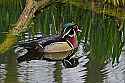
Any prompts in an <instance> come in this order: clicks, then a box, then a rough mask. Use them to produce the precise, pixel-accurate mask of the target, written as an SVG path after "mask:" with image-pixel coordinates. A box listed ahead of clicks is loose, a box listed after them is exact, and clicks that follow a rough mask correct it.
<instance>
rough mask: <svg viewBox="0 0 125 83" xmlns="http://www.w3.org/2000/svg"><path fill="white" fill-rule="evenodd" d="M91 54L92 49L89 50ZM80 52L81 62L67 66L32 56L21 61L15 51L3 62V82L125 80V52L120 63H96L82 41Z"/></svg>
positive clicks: (106, 82)
mask: <svg viewBox="0 0 125 83" xmlns="http://www.w3.org/2000/svg"><path fill="white" fill-rule="evenodd" d="M88 54H89V52H88ZM76 56H82V57H81V58H80V59H79V65H78V66H77V67H74V68H65V67H64V66H63V65H62V63H61V62H59V61H58V62H56V61H55V62H54V61H53V62H48V61H46V60H32V61H29V62H22V63H17V62H16V60H15V59H14V57H15V56H14V55H11V54H10V55H9V59H7V58H4V59H3V62H1V63H0V83H125V66H124V65H125V61H124V59H125V52H124V51H123V52H122V54H121V57H120V63H119V64H118V65H117V66H114V67H113V66H112V64H111V63H108V64H105V65H98V64H93V63H91V62H90V61H89V58H88V57H87V53H85V52H84V44H83V43H81V44H80V46H79V49H78V52H77V53H76Z"/></svg>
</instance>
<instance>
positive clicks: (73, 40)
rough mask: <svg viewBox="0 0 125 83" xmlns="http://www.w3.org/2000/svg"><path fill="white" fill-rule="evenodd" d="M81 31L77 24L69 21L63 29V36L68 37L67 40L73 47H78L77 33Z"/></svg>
mask: <svg viewBox="0 0 125 83" xmlns="http://www.w3.org/2000/svg"><path fill="white" fill-rule="evenodd" d="M79 32H81V30H80V29H79V27H78V25H77V24H74V23H67V24H65V25H64V27H63V30H62V38H64V39H66V40H67V42H68V43H69V44H70V45H71V47H73V48H77V47H78V42H77V33H79Z"/></svg>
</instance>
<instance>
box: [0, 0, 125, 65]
mask: <svg viewBox="0 0 125 83" xmlns="http://www.w3.org/2000/svg"><path fill="white" fill-rule="evenodd" d="M9 2H10V3H9ZM11 3H12V4H11ZM24 3H25V2H24V1H23V0H10V1H7V0H2V1H0V6H1V8H0V11H1V12H0V36H1V37H0V42H2V41H3V40H4V39H5V37H4V34H3V32H7V31H8V30H9V27H10V28H11V26H13V24H14V23H16V21H17V19H18V17H19V15H20V13H21V11H22V8H23V7H24ZM74 4H75V3H73V4H70V3H66V4H65V3H56V4H52V5H51V6H50V7H48V8H46V9H44V11H43V12H42V13H40V15H39V16H36V17H35V18H34V19H33V21H32V22H31V24H30V25H29V26H28V27H29V29H28V32H32V34H36V33H37V32H39V31H40V32H43V33H44V34H47V35H49V34H50V30H51V32H52V35H54V34H58V33H60V32H61V30H62V27H63V24H65V23H67V22H74V23H77V24H78V25H80V26H81V29H82V33H81V34H80V35H79V36H78V40H79V41H81V40H85V42H90V52H91V55H90V57H92V58H91V59H92V60H97V61H98V62H99V63H103V62H104V61H107V60H109V59H112V61H113V63H114V61H117V62H118V59H119V56H120V53H121V49H122V47H123V42H122V39H121V37H122V35H121V33H122V32H125V30H124V29H123V30H122V31H119V30H118V28H119V26H118V22H117V20H118V19H117V18H116V17H115V16H108V15H104V14H97V13H95V12H93V11H92V10H89V9H87V8H86V9H85V8H83V7H84V6H83V5H84V2H83V5H82V4H80V6H77V4H78V3H77V2H76V5H74ZM89 6H91V4H89ZM22 34H23V33H22ZM124 37H125V35H124ZM21 38H22V37H21Z"/></svg>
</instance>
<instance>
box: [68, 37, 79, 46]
mask: <svg viewBox="0 0 125 83" xmlns="http://www.w3.org/2000/svg"><path fill="white" fill-rule="evenodd" d="M67 41H68V43H69V44H70V45H71V46H72V48H77V47H78V41H77V36H76V35H74V36H72V37H70V38H69V39H68V40H67Z"/></svg>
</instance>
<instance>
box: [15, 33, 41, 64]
mask: <svg viewBox="0 0 125 83" xmlns="http://www.w3.org/2000/svg"><path fill="white" fill-rule="evenodd" d="M27 35H28V34H27ZM39 38H40V36H39V37H34V38H32V37H28V36H25V38H24V40H21V41H19V42H18V44H17V45H16V46H15V47H14V52H15V54H16V56H17V61H18V62H22V61H29V60H33V59H40V57H41V54H42V49H41V47H40V46H39V45H38V43H37V42H36V40H37V39H39ZM41 38H42V37H41ZM40 52H41V53H40ZM36 55H37V57H36Z"/></svg>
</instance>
